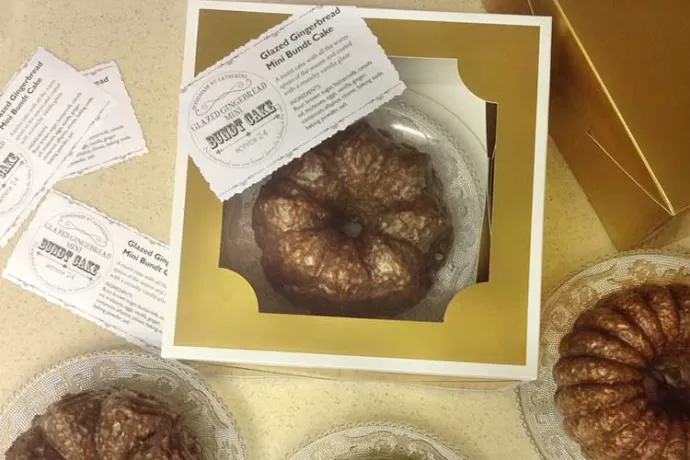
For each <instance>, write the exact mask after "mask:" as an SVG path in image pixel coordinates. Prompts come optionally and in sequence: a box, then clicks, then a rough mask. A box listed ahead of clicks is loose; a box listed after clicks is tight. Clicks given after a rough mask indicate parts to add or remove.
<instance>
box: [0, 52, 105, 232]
mask: <svg viewBox="0 0 690 460" xmlns="http://www.w3.org/2000/svg"><path fill="white" fill-rule="evenodd" d="M114 105H115V104H114V99H113V98H112V96H110V95H109V94H108V93H106V92H105V91H102V90H101V89H99V88H98V86H96V85H94V84H93V83H92V82H91V81H90V80H89V79H88V78H86V77H84V76H83V75H81V74H80V73H79V72H78V71H76V70H75V69H74V68H72V67H71V66H70V65H69V64H67V63H65V62H63V61H61V60H60V59H58V58H57V57H55V56H54V55H53V54H51V53H50V52H49V51H47V50H45V49H43V48H39V49H38V50H36V52H34V53H33V54H32V55H31V57H30V58H29V59H28V60H27V61H26V62H25V63H24V65H23V66H22V67H21V69H19V71H18V72H17V73H16V74H15V75H14V77H12V79H11V80H10V82H9V83H8V84H7V86H5V88H4V89H3V90H2V93H1V94H0V246H2V245H4V244H5V243H7V241H8V240H9V238H11V237H12V235H13V234H14V232H15V231H16V230H17V228H18V227H19V225H21V223H22V221H23V220H24V219H26V217H27V216H28V215H29V213H30V212H31V211H32V210H33V209H34V208H35V207H36V206H37V205H38V203H39V202H40V200H41V199H42V198H43V197H44V196H45V194H46V193H47V192H48V190H50V187H52V185H53V184H54V183H55V182H56V181H57V180H58V179H59V178H60V176H59V170H60V168H61V167H62V165H63V164H64V163H65V162H66V161H68V159H69V158H70V156H72V155H73V154H74V152H75V151H76V150H77V149H80V148H81V147H82V146H83V144H84V140H85V139H86V136H87V134H88V132H89V131H90V130H91V129H92V128H93V126H94V125H95V123H96V122H97V121H98V120H100V119H101V118H102V117H104V116H105V115H106V113H107V110H108V109H110V108H111V107H112V106H114Z"/></svg>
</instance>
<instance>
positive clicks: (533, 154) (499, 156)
mask: <svg viewBox="0 0 690 460" xmlns="http://www.w3.org/2000/svg"><path fill="white" fill-rule="evenodd" d="M188 8H189V11H188V16H187V34H186V45H185V59H184V69H183V79H184V80H185V81H189V80H191V79H192V78H194V76H195V75H196V74H198V73H199V72H200V71H202V70H204V69H205V68H207V67H209V66H210V65H212V64H214V63H216V62H217V61H218V60H219V59H221V58H222V57H224V56H226V55H228V54H229V53H231V52H232V51H233V50H235V49H236V48H238V47H240V46H242V45H243V44H245V43H246V42H248V41H250V40H251V39H254V38H256V37H258V36H259V35H261V34H262V33H263V32H264V31H266V30H268V29H269V28H271V27H273V26H275V25H277V24H279V23H280V22H282V21H283V20H285V19H286V18H287V17H288V16H289V15H291V14H298V13H302V12H304V11H306V10H307V9H308V7H306V6H297V5H275V4H258V3H257V4H250V3H235V2H222V1H196V0H190V2H189V7H188ZM359 11H360V14H361V15H362V17H363V18H364V19H365V20H366V22H367V24H368V26H369V27H370V28H371V30H372V31H373V33H374V34H375V35H376V37H377V38H378V40H379V43H380V45H381V46H382V47H383V49H384V50H385V51H386V54H387V55H388V56H389V57H391V61H392V62H393V63H394V65H395V66H396V68H397V70H398V71H399V73H400V76H401V79H402V80H403V81H405V83H406V86H407V88H408V89H407V90H406V92H405V93H403V96H401V97H402V98H403V99H404V98H405V97H406V94H408V93H410V94H411V95H412V94H414V95H416V96H415V98H416V99H415V98H413V99H410V101H412V103H413V105H415V104H416V103H417V102H419V101H427V102H428V106H427V107H420V109H421V111H422V112H424V113H426V114H428V115H429V116H430V118H431V119H434V120H436V121H437V122H438V124H439V125H442V126H443V128H444V130H447V132H448V133H450V136H451V137H463V136H464V139H465V144H462V145H465V146H466V147H467V148H466V149H464V148H461V149H460V150H463V155H468V156H469V157H471V158H469V157H468V158H466V160H467V161H468V162H470V163H472V165H471V169H472V170H473V172H474V173H475V175H476V177H477V184H478V185H477V187H478V188H479V190H480V193H479V194H478V196H480V197H481V200H482V203H481V204H482V214H481V216H482V218H481V219H480V221H479V223H478V230H477V233H476V239H477V244H476V252H477V254H476V258H474V259H473V260H474V263H475V266H474V267H472V268H473V269H474V270H475V271H477V274H476V275H473V276H475V278H473V279H472V283H471V284H470V285H469V286H467V287H465V288H464V289H461V290H460V291H459V292H457V293H455V294H454V295H451V296H450V297H449V298H451V300H450V302H449V304H448V305H447V307H446V308H445V309H444V311H445V314H442V315H441V318H437V320H433V321H430V320H419V319H409V318H408V319H374V318H350V317H330V316H316V315H309V314H306V313H299V314H295V313H286V312H282V313H281V312H276V311H266V308H265V305H260V302H259V299H261V298H263V294H262V292H258V290H256V289H255V287H256V286H253V285H252V283H250V282H249V281H248V279H247V277H244V276H242V275H241V274H240V273H238V272H236V271H234V270H232V269H229V268H228V267H232V266H234V265H233V263H232V262H233V260H232V259H233V257H235V258H237V259H238V260H237V261H236V262H237V263H238V264H240V265H241V263H240V262H241V261H240V260H239V259H240V258H242V256H240V255H239V254H237V255H236V254H235V253H234V252H232V251H230V252H227V251H226V254H225V255H224V256H223V255H222V254H221V252H222V249H221V247H222V246H223V244H227V238H228V233H227V231H226V230H227V229H225V230H224V228H223V227H224V224H225V223H226V222H227V221H234V222H237V220H238V219H240V217H239V216H235V215H233V209H235V210H236V209H238V208H232V207H228V206H227V204H228V203H226V204H225V206H224V203H223V202H221V201H220V200H219V199H218V198H217V197H216V195H214V193H213V192H212V191H211V189H210V188H209V185H208V183H207V182H206V181H205V180H204V178H203V177H202V175H201V173H200V171H199V170H198V169H197V167H196V165H195V164H194V163H193V162H192V160H191V159H190V158H189V156H188V152H186V151H184V150H183V149H180V151H179V152H178V157H177V166H176V176H175V194H174V204H173V208H174V211H173V220H172V232H171V246H172V257H173V261H172V263H171V266H173V267H175V268H174V269H173V271H172V273H171V276H172V279H173V280H175V279H179V283H177V284H175V283H172V285H173V288H172V289H171V290H170V297H169V302H168V304H169V309H168V311H167V314H166V322H165V331H164V340H163V349H162V354H163V356H164V357H166V358H176V359H182V360H197V361H207V362H212V363H222V364H224V365H226V364H227V365H230V366H233V367H232V368H230V369H229V370H230V372H236V373H237V372H242V373H244V372H273V373H290V374H294V375H309V376H319V377H322V378H323V377H326V378H382V379H385V378H391V379H396V380H406V381H411V382H419V383H427V384H434V385H440V386H454V387H462V388H483V389H489V388H505V387H508V386H511V385H513V384H515V383H517V382H521V381H528V380H531V379H534V378H536V375H537V365H538V348H539V346H538V342H539V318H540V299H541V263H542V261H541V255H542V252H541V248H542V228H543V209H544V208H543V206H544V203H543V201H544V180H545V166H546V142H547V126H548V105H549V94H548V89H549V74H550V62H551V58H550V44H551V22H550V19H549V18H539V17H531V16H496V15H478V14H461V13H440V12H439V13H437V12H428V11H424V12H422V11H404V10H383V9H360V10H359ZM415 101H416V102H415ZM421 105H422V106H424V104H421ZM434 107H436V108H437V109H434ZM434 110H436V112H434ZM444 132H446V131H444ZM461 147H462V146H461ZM465 150H466V151H465ZM487 152H490V153H487ZM233 199H234V198H231V200H229V201H232V200H233ZM487 200H488V201H487ZM485 204H486V206H485ZM224 212H225V215H224ZM234 212H239V211H234ZM225 225H226V226H227V224H225ZM249 226H250V225H245V227H249ZM240 231H249V232H251V229H249V228H245V229H244V230H243V229H240ZM231 235H232V234H231ZM224 238H225V239H226V242H225V243H223V240H224ZM224 257H225V258H229V259H230V262H229V263H228V264H226V265H224V264H223V263H221V262H220V261H221V260H222V259H223V258H224ZM451 294H452V293H451ZM443 306H444V305H441V307H443ZM262 307H263V308H262ZM240 369H241V370H240Z"/></svg>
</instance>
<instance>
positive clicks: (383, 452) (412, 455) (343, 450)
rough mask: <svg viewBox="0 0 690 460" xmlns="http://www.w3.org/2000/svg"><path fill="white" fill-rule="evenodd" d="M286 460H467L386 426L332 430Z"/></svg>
mask: <svg viewBox="0 0 690 460" xmlns="http://www.w3.org/2000/svg"><path fill="white" fill-rule="evenodd" d="M288 460H468V457H466V456H465V455H464V454H461V453H459V452H457V451H456V450H455V449H452V448H450V447H448V446H447V445H446V444H445V443H443V442H441V441H440V440H438V439H437V438H436V437H435V436H434V435H432V434H429V433H425V432H423V431H421V430H419V429H417V428H414V427H410V426H404V425H398V424H395V423H389V422H370V423H366V424H360V425H352V426H348V427H340V428H336V429H334V430H332V431H329V432H328V433H325V434H323V435H321V436H319V437H318V438H317V439H315V440H312V441H309V442H307V443H306V444H304V445H303V446H302V447H300V448H299V449H298V450H297V452H295V453H293V454H292V455H290V456H289V457H288Z"/></svg>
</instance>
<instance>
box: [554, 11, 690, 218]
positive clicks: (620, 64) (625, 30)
mask: <svg viewBox="0 0 690 460" xmlns="http://www.w3.org/2000/svg"><path fill="white" fill-rule="evenodd" d="M559 3H560V7H561V8H562V10H563V12H564V13H565V16H566V18H567V20H568V21H569V23H570V25H571V26H572V28H573V29H575V30H576V31H577V34H578V39H579V40H580V42H581V43H582V45H583V47H584V49H585V50H586V52H587V55H588V58H589V60H591V63H592V64H593V68H595V69H597V72H598V76H599V78H600V80H601V82H602V84H603V86H604V88H605V90H606V91H607V92H608V94H609V95H610V98H611V99H612V100H613V101H615V104H614V106H615V109H616V110H617V111H618V112H619V115H620V117H621V119H622V121H623V123H624V125H625V126H626V127H627V130H628V132H629V135H630V137H631V139H632V140H633V142H634V143H635V144H636V146H637V148H638V150H639V154H640V155H641V158H642V160H643V161H644V162H645V164H646V165H647V166H648V167H649V168H650V169H651V171H652V175H653V178H654V179H655V182H657V183H658V185H659V186H660V187H661V189H662V190H663V193H664V195H665V197H666V198H667V200H668V202H669V204H670V208H671V211H672V212H674V213H675V212H677V211H678V210H680V209H681V208H684V207H686V206H687V205H688V204H690V193H688V192H687V188H686V185H685V180H684V178H685V177H686V175H687V174H688V173H690V157H688V154H687V152H688V149H689V148H690V136H688V134H687V123H688V121H689V120H690V60H688V59H687V53H688V49H690V34H689V33H688V30H687V20H688V18H690V2H687V1H685V0H671V1H669V2H664V4H663V6H661V5H660V4H657V3H654V2H642V1H638V2H631V3H628V4H626V7H625V8H622V7H621V5H620V3H619V2H612V1H602V2H592V3H587V4H586V6H585V4H583V2H581V1H578V0H559ZM614 25H615V27H614ZM614 155H615V154H614ZM629 172H631V174H633V175H634V173H633V172H632V171H629ZM638 180H639V178H638Z"/></svg>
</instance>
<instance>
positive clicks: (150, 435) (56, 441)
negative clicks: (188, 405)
mask: <svg viewBox="0 0 690 460" xmlns="http://www.w3.org/2000/svg"><path fill="white" fill-rule="evenodd" d="M5 458H6V460H201V459H202V458H203V457H202V455H201V449H200V447H199V445H198V443H197V441H196V439H195V438H194V436H193V435H192V434H191V433H190V432H189V431H188V430H187V428H186V427H185V426H183V425H182V423H181V421H180V417H179V415H178V414H175V413H174V412H172V411H171V410H170V408H169V407H168V406H167V405H166V404H164V403H162V402H161V401H158V400H157V399H154V398H152V397H150V396H146V395H142V394H139V393H135V392H133V391H129V390H122V389H116V388H111V389H106V390H101V391H89V392H84V393H79V394H76V395H68V396H66V397H64V398H63V399H61V400H60V401H58V402H57V403H55V404H53V405H51V406H50V407H49V408H48V410H47V411H46V412H45V413H44V414H43V415H40V416H38V417H36V418H35V419H34V421H33V424H32V427H31V428H30V429H29V430H28V431H26V432H24V433H23V434H22V435H21V436H19V438H17V439H16V440H15V441H14V443H13V444H12V446H11V447H10V448H9V450H8V451H7V454H6V456H5Z"/></svg>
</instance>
